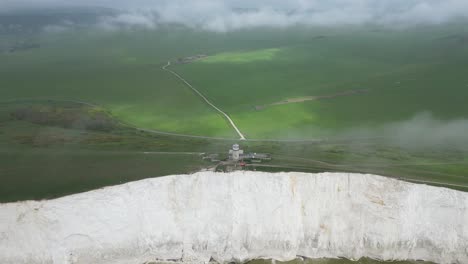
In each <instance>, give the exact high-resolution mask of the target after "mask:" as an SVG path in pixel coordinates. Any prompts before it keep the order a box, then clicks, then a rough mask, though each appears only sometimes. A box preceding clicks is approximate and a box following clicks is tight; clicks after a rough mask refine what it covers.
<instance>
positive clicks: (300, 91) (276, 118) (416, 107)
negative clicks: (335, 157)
mask: <svg viewBox="0 0 468 264" xmlns="http://www.w3.org/2000/svg"><path fill="white" fill-rule="evenodd" d="M303 34H304V35H305V36H307V37H306V39H302V40H301V41H300V42H299V41H296V42H294V40H293V41H291V43H290V44H288V45H286V46H270V47H267V48H265V49H247V50H243V49H239V50H237V51H229V52H225V53H219V54H213V56H212V57H208V58H207V59H204V60H200V61H197V62H195V63H192V64H187V65H182V66H178V67H176V71H178V72H179V73H181V74H182V76H185V77H186V79H188V80H189V81H191V82H192V83H193V84H194V85H195V86H196V87H198V88H199V90H201V91H202V92H203V93H205V94H206V95H207V96H208V97H209V98H210V99H211V100H212V101H213V102H215V104H217V105H219V106H222V108H223V109H225V110H226V111H227V112H228V113H230V114H231V115H232V117H233V118H234V120H235V121H236V122H237V123H238V125H239V127H240V129H241V130H242V131H243V132H244V133H245V134H246V136H247V138H311V137H323V136H330V134H333V133H337V132H341V131H343V130H347V129H350V128H353V127H361V126H367V127H375V126H379V125H383V124H386V123H388V122H396V121H400V120H405V119H410V118H411V117H412V116H413V115H415V114H417V113H420V112H423V111H429V112H432V113H433V114H434V115H435V116H436V117H438V118H441V119H456V118H462V117H466V116H467V113H468V105H467V104H466V103H464V99H463V98H465V97H467V96H468V89H467V88H468V77H466V72H467V70H468V64H466V61H467V60H468V48H467V46H466V45H464V44H463V43H458V42H456V41H453V40H451V39H446V38H445V37H447V36H453V35H457V34H459V35H465V34H467V33H466V30H465V29H463V28H460V27H458V26H456V25H452V26H450V27H434V28H431V29H430V30H429V29H427V28H419V29H412V30H407V31H369V30H360V31H353V30H351V31H350V32H346V33H344V32H339V33H331V34H327V35H319V34H318V33H315V32H313V31H304V32H303ZM220 86H222V87H223V88H222V89H220ZM360 89H365V90H368V91H367V92H365V93H359V94H354V95H349V96H337V97H334V98H327V99H322V100H314V101H305V102H297V103H292V104H283V105H274V106H268V105H269V104H272V103H276V102H281V101H284V100H287V99H294V98H301V97H306V96H324V95H333V94H336V93H340V92H343V91H350V90H360ZM265 105H266V106H267V107H265V108H262V109H256V106H265Z"/></svg>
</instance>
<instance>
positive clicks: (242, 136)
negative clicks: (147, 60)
mask: <svg viewBox="0 0 468 264" xmlns="http://www.w3.org/2000/svg"><path fill="white" fill-rule="evenodd" d="M169 66H171V61H168V62H167V64H166V65H165V66H163V67H162V69H163V70H165V71H167V72H169V73H171V74H172V75H174V76H176V77H177V78H178V79H179V80H181V81H182V82H183V83H185V84H186V85H187V86H188V87H189V88H190V89H192V90H193V91H194V92H195V93H196V94H197V95H198V96H200V97H201V98H202V99H203V101H205V102H206V103H207V104H208V105H209V106H211V107H212V108H213V109H215V110H216V111H217V112H219V113H220V114H222V115H223V116H224V117H225V118H226V119H227V120H228V121H229V123H230V124H231V126H232V128H234V130H235V131H236V133H237V134H238V135H239V137H240V140H245V139H246V138H245V136H244V135H243V134H242V132H241V131H240V130H239V128H238V127H237V126H236V124H235V123H234V121H232V119H231V118H230V117H229V116H228V114H226V113H225V112H223V111H222V110H221V109H219V108H218V107H216V106H215V105H214V104H213V103H211V102H210V101H209V100H208V99H207V98H206V97H205V96H204V95H203V94H202V93H201V92H200V91H198V90H197V89H196V88H195V87H193V86H192V85H191V84H190V83H189V82H188V81H187V80H185V79H184V78H182V76H180V75H179V74H178V73H176V72H175V71H172V70H169V69H168V67H169Z"/></svg>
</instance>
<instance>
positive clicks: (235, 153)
mask: <svg viewBox="0 0 468 264" xmlns="http://www.w3.org/2000/svg"><path fill="white" fill-rule="evenodd" d="M243 154H244V151H243V150H242V149H240V147H239V144H234V145H232V149H230V150H229V157H230V159H231V160H233V161H239V160H240V158H241V155H243Z"/></svg>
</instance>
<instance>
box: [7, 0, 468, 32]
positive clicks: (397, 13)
mask: <svg viewBox="0 0 468 264" xmlns="http://www.w3.org/2000/svg"><path fill="white" fill-rule="evenodd" d="M77 6H80V7H91V8H94V7H106V8H112V9H114V10H118V12H115V13H112V14H105V15H101V16H100V17H99V18H98V19H97V21H96V23H95V25H98V26H99V27H101V28H105V29H118V28H134V27H139V28H148V29H153V28H156V27H157V26H158V25H160V24H166V23H176V24H181V25H185V26H187V27H191V28H196V29H202V30H209V31H214V32H226V31H232V30H240V29H245V28H252V27H280V28H284V27H289V26H294V25H308V26H337V25H365V24H377V25H386V26H392V27H395V26H396V27H401V26H403V27H404V26H411V25H418V24H439V23H444V22H447V21H451V20H454V19H460V18H467V17H468V2H467V1H464V0H447V1H433V0H396V1H389V0H386V1H379V0H359V1H356V0H332V1H325V0H315V1H305V0H293V1H278V0H262V1H246V0H241V1H234V0H223V1H217V0H195V1H183V0H172V1H168V0H153V1H150V0H137V1H126V0H117V1H108V0H97V1H91V0H83V1H70V0H39V1H32V0H6V1H2V2H0V12H2V13H8V12H10V11H12V10H18V9H25V8H26V9H32V10H34V9H36V8H56V7H77ZM69 22H70V21H61V22H60V23H59V24H61V26H62V27H71V26H73V23H69ZM67 23H68V24H67ZM48 29H49V30H50V29H51V28H50V26H49V28H48ZM53 30H57V28H55V29H54V28H52V31H53Z"/></svg>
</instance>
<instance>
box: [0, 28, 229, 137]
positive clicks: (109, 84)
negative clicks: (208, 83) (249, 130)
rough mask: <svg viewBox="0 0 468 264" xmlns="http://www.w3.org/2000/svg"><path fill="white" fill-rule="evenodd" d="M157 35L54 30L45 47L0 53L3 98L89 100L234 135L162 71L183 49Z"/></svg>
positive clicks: (145, 117)
mask: <svg viewBox="0 0 468 264" xmlns="http://www.w3.org/2000/svg"><path fill="white" fill-rule="evenodd" d="M159 33H160V34H162V35H163V36H164V37H163V40H160V39H159V37H160V36H159V35H158V34H156V33H154V32H153V33H150V34H148V33H146V32H132V33H122V34H118V33H106V34H99V35H98V34H97V33H96V34H94V33H85V32H81V33H80V34H77V36H69V35H67V34H65V35H58V36H54V35H51V36H48V37H46V36H45V37H44V39H43V40H42V44H43V47H41V48H40V49H35V50H29V51H25V52H18V53H14V54H0V61H2V63H1V64H0V87H2V88H3V89H1V90H0V97H1V100H2V101H3V100H10V99H17V98H36V97H39V98H61V99H72V100H83V101H88V102H93V103H96V104H99V105H102V106H104V107H106V108H107V109H109V110H111V111H112V113H113V114H114V115H116V116H117V117H119V118H120V119H122V120H123V121H125V122H128V123H132V124H135V125H137V126H139V127H145V128H150V129H158V130H164V131H168V132H178V133H187V134H195V135H209V136H226V137H230V136H232V135H234V134H233V131H231V129H230V127H229V126H228V124H227V123H226V121H225V120H224V119H223V118H222V117H221V116H220V115H219V114H217V113H216V112H214V111H213V110H211V109H210V108H209V107H208V106H206V105H205V104H204V103H203V102H202V101H201V100H200V99H199V98H197V97H196V96H194V95H193V92H192V91H191V90H190V89H188V88H187V87H186V86H184V85H183V84H182V83H181V82H180V81H179V80H177V79H176V78H174V77H173V76H171V75H170V74H168V73H167V72H164V71H162V70H161V66H162V65H164V64H165V62H166V61H167V59H168V58H172V57H173V56H176V55H175V54H180V53H179V52H180V50H181V49H183V47H175V48H171V45H172V44H173V42H172V41H173V40H171V36H170V35H164V34H165V33H164V32H163V33H161V32H159ZM182 54H183V53H182ZM25 76H27V78H25Z"/></svg>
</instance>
